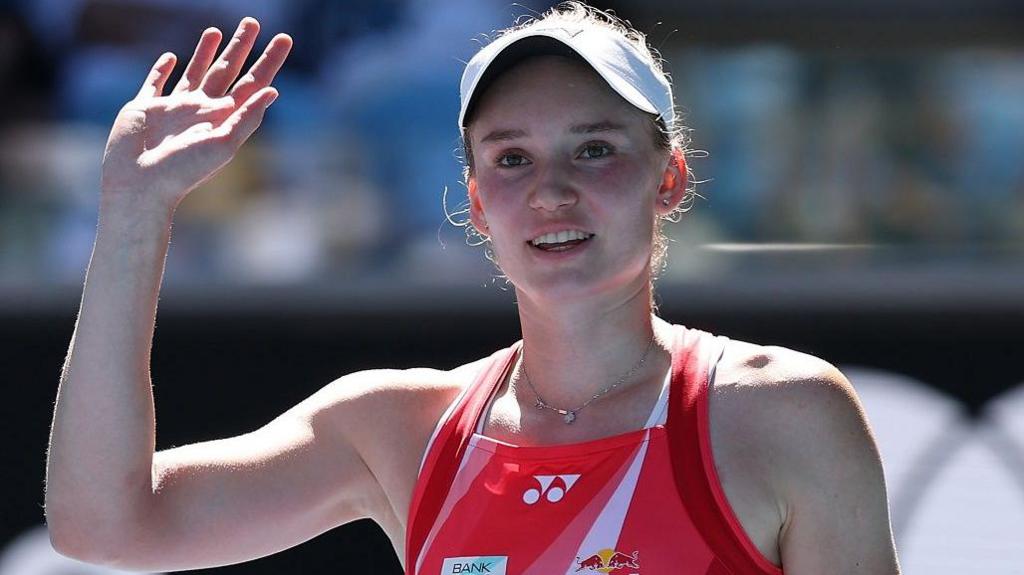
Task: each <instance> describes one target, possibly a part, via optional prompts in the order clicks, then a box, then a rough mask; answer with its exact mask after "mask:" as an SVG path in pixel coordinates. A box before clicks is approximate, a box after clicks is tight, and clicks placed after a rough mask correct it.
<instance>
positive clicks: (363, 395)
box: [297, 358, 486, 451]
mask: <svg viewBox="0 0 1024 575" xmlns="http://www.w3.org/2000/svg"><path fill="white" fill-rule="evenodd" d="M485 361H486V358H483V359H480V360H476V361H473V362H470V363H467V364H464V365H460V366H458V367H455V368H453V369H450V370H441V369H432V368H410V369H375V370H366V371H359V372H355V373H351V374H348V375H345V376H342V377H339V378H338V379H336V380H334V381H332V382H331V383H329V384H328V385H326V386H324V387H323V388H322V389H320V390H319V391H318V392H316V393H315V394H313V396H311V397H310V398H309V400H307V402H304V403H305V404H306V409H307V410H308V414H307V416H308V417H309V418H311V419H315V420H317V421H319V422H321V423H322V424H324V425H325V426H328V427H331V428H335V429H340V430H344V432H345V435H346V436H347V437H350V438H352V439H353V441H354V442H355V443H357V444H358V445H359V446H360V447H362V448H363V449H375V448H377V447H378V446H380V447H383V448H390V447H391V446H393V445H394V444H395V442H396V441H397V442H407V441H408V440H409V438H410V436H412V437H413V438H416V437H418V436H419V435H421V434H422V431H423V430H424V428H426V427H430V428H431V429H432V428H433V426H434V424H435V423H436V422H437V421H438V419H439V418H440V417H441V415H442V414H443V412H444V410H445V409H446V408H447V407H448V405H450V404H451V403H452V402H453V401H454V400H455V398H456V397H457V396H458V394H459V392H461V391H462V389H463V388H464V387H465V386H467V385H469V383H470V382H471V381H472V380H473V378H474V377H475V376H476V374H477V372H478V371H479V369H480V368H481V367H482V365H483V363H484V362H485ZM301 407H302V404H300V405H299V406H297V408H301ZM417 432H420V433H417ZM428 433H429V432H428ZM392 440H394V441H392ZM361 451H362V450H361Z"/></svg>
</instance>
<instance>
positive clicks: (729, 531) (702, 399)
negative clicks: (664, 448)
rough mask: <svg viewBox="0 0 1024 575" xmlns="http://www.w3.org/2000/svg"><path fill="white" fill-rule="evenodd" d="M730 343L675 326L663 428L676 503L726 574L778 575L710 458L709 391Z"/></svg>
mask: <svg viewBox="0 0 1024 575" xmlns="http://www.w3.org/2000/svg"><path fill="white" fill-rule="evenodd" d="M727 341H728V340H727V339H726V338H724V337H716V336H714V335H712V334H710V333H707V332H703V331H700V330H692V329H686V328H684V327H682V326H678V331H677V333H676V341H675V345H674V347H673V350H672V384H671V385H672V389H671V391H670V393H669V410H668V422H667V423H666V424H665V427H666V430H667V433H668V441H669V450H670V453H671V458H672V471H673V475H674V476H675V482H676V489H677V490H678V492H679V498H680V500H681V501H682V502H683V504H684V505H685V506H686V509H687V511H688V512H689V514H690V516H691V517H692V518H693V520H694V523H695V524H696V525H697V526H698V528H699V529H700V532H701V535H702V536H703V537H704V539H705V541H706V542H707V544H708V546H709V547H710V548H711V550H712V551H713V552H714V554H715V556H716V557H717V563H720V565H719V566H718V568H719V570H721V571H723V572H724V573H733V574H736V575H740V574H744V575H745V574H748V573H750V574H770V575H779V574H780V573H781V571H780V570H779V569H778V568H777V567H775V566H774V565H772V564H771V563H769V562H768V561H767V560H766V559H764V557H763V556H762V555H761V554H760V552H759V551H758V550H757V548H756V547H754V545H753V543H751V542H750V540H749V538H748V537H747V536H746V534H745V533H744V532H743V527H742V525H740V523H739V520H738V519H736V517H735V515H734V514H733V511H732V508H731V507H730V506H729V503H728V501H727V500H726V499H725V493H724V491H723V490H722V488H721V483H720V482H719V480H718V472H717V471H716V470H715V465H714V459H713V457H712V452H711V439H710V427H709V412H708V386H709V383H710V373H711V370H712V369H713V368H714V367H715V366H716V365H717V363H718V360H719V359H720V358H721V356H722V352H723V351H724V349H725V344H726V342H727Z"/></svg>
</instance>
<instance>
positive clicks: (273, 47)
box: [231, 34, 292, 102]
mask: <svg viewBox="0 0 1024 575" xmlns="http://www.w3.org/2000/svg"><path fill="white" fill-rule="evenodd" d="M291 49H292V38H291V36H289V35H287V34H278V35H277V36H274V38H273V39H272V40H271V41H270V43H269V44H267V48H266V49H265V50H264V51H263V54H262V55H261V56H260V59H259V60H257V61H256V63H255V64H253V65H252V68H249V72H248V73H247V74H246V75H244V76H242V77H241V78H239V80H238V82H236V83H235V86H234V87H233V88H231V96H233V97H234V98H235V100H236V101H239V102H244V101H246V100H248V99H249V96H251V95H253V94H255V93H256V92H257V91H259V90H261V89H263V88H266V87H267V86H269V85H270V83H271V82H273V81H274V76H276V75H277V72H278V71H279V70H280V69H281V66H282V65H283V64H284V61H285V59H286V58H288V52H290V51H291Z"/></svg>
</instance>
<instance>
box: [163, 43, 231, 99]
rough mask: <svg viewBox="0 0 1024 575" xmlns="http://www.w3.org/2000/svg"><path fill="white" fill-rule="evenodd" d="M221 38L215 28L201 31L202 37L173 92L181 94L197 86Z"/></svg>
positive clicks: (210, 62)
mask: <svg viewBox="0 0 1024 575" xmlns="http://www.w3.org/2000/svg"><path fill="white" fill-rule="evenodd" d="M222 36H223V35H222V34H221V32H220V30H218V29H216V28H207V29H206V30H204V31H203V35H202V36H200V37H199V42H198V43H197V44H196V51H195V52H194V53H193V54H192V59H191V60H189V63H188V66H186V67H185V73H183V74H182V75H181V79H180V80H178V84H177V85H176V86H175V87H174V92H182V91H184V90H190V89H192V88H195V87H197V86H199V82H200V81H202V79H203V75H204V74H206V70H207V69H209V67H210V64H212V63H213V58H214V57H215V56H216V55H217V46H219V45H220V41H221V38H222Z"/></svg>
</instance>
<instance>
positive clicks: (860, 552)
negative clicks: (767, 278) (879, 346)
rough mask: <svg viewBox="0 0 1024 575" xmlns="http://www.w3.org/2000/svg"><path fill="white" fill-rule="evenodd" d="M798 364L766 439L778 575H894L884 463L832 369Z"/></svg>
mask: <svg viewBox="0 0 1024 575" xmlns="http://www.w3.org/2000/svg"><path fill="white" fill-rule="evenodd" d="M800 355H803V354H800ZM803 358H804V361H800V362H799V363H801V364H802V366H801V369H797V370H796V371H797V372H799V373H800V377H797V378H794V379H790V380H788V381H786V382H784V383H783V384H782V385H778V386H777V390H778V392H779V393H778V394H776V396H777V398H778V399H779V401H778V402H777V403H776V402H773V403H775V405H774V406H773V407H775V408H776V409H775V410H773V412H774V413H773V417H772V420H773V421H774V422H775V425H773V427H775V430H774V431H776V432H777V433H772V434H769V435H768V436H766V437H770V439H767V441H770V442H772V443H775V445H772V446H770V448H771V449H772V451H773V452H774V454H775V457H774V458H773V460H774V461H773V463H772V465H771V469H772V474H773V475H775V477H773V481H772V483H773V484H774V485H775V488H776V490H777V491H778V495H779V498H780V500H781V501H782V502H784V507H785V514H786V517H785V521H784V524H783V526H782V530H781V532H780V534H779V551H780V553H781V557H782V566H783V569H784V571H785V572H786V575H820V574H821V573H830V574H834V575H845V574H854V573H856V574H864V575H868V574H870V575H896V574H898V573H899V572H900V570H899V563H898V561H897V558H896V548H895V543H894V540H893V535H892V527H891V525H890V521H889V505H888V500H887V495H886V488H885V477H884V476H883V473H882V460H881V456H880V455H879V452H878V447H877V446H876V444H875V439H874V436H873V434H872V432H871V428H870V426H869V425H868V421H867V417H866V416H865V414H864V409H863V407H862V405H861V403H860V401H859V400H858V398H857V394H856V393H855V392H854V389H853V386H852V385H851V384H850V382H849V381H848V380H847V379H846V377H845V376H843V374H842V373H840V372H839V370H838V369H836V368H835V367H833V366H832V365H830V364H828V363H826V362H824V361H820V360H812V361H809V362H808V361H806V360H807V359H810V357H809V356H803ZM809 366H813V368H812V369H809V370H808V369H806V368H807V367H809Z"/></svg>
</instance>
